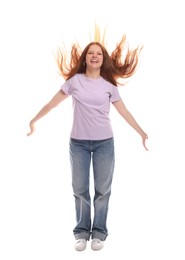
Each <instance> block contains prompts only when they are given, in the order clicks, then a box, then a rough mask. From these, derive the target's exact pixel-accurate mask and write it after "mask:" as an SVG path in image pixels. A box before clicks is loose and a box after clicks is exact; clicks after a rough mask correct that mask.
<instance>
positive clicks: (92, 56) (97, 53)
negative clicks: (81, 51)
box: [86, 44, 103, 69]
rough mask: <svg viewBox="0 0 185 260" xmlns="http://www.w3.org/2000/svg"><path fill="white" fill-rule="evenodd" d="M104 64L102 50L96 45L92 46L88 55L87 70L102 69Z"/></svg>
mask: <svg viewBox="0 0 185 260" xmlns="http://www.w3.org/2000/svg"><path fill="white" fill-rule="evenodd" d="M102 63H103V52H102V49H101V48H100V47H99V46H98V45H96V44H93V45H91V46H90V47H89V49H88V51H87V54H86V66H87V68H91V69H100V67H101V65H102Z"/></svg>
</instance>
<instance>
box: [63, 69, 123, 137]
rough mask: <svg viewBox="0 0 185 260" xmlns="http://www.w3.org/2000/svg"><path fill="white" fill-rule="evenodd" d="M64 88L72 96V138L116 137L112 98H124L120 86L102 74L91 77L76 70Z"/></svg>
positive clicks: (114, 99) (113, 99)
mask: <svg viewBox="0 0 185 260" xmlns="http://www.w3.org/2000/svg"><path fill="white" fill-rule="evenodd" d="M61 89H62V90H63V91H64V93H65V94H67V95H71V96H72V98H73V108H74V114H73V125H72V130H71V135H70V137H71V138H75V139H81V140H102V139H107V138H110V137H113V131H112V127H111V122H110V118H109V112H110V102H114V101H118V100H120V99H121V97H120V95H119V92H118V88H117V87H116V86H114V85H112V84H111V83H109V82H108V81H106V80H105V79H103V78H102V77H100V78H98V79H92V78H88V77H86V76H85V75H84V74H76V75H75V76H73V77H72V78H70V79H69V80H67V81H66V82H65V83H64V84H63V85H62V86H61Z"/></svg>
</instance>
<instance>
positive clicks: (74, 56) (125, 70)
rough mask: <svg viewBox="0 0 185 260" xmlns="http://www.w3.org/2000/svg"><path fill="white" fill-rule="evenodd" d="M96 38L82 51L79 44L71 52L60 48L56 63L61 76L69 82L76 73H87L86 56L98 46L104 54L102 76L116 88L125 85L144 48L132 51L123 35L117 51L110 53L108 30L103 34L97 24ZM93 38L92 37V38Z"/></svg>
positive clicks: (135, 67)
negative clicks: (124, 80)
mask: <svg viewBox="0 0 185 260" xmlns="http://www.w3.org/2000/svg"><path fill="white" fill-rule="evenodd" d="M94 28H95V29H94V38H93V40H92V39H90V43H89V44H88V45H87V46H86V47H85V48H84V50H82V48H81V46H80V45H79V43H78V42H76V43H73V44H72V46H71V50H70V52H68V51H67V50H66V47H65V45H64V44H63V46H62V47H60V48H58V50H57V55H56V62H57V65H58V69H59V74H60V75H61V76H62V77H63V78H64V79H65V80H68V79H70V78H71V77H73V76H74V75H75V74H76V73H81V74H83V73H85V72H86V67H85V66H84V62H85V59H86V54H87V52H88V49H89V47H90V46H91V45H93V44H96V45H98V46H99V47H100V48H101V49H102V52H103V64H102V66H101V68H100V75H101V76H102V77H103V78H104V79H105V80H107V81H109V82H110V83H112V84H113V85H115V86H120V85H125V83H123V82H121V79H128V78H130V77H131V76H132V75H133V74H134V73H135V72H136V69H137V67H138V62H139V54H140V52H141V50H142V48H143V47H142V46H141V47H140V46H138V47H136V48H134V49H130V47H129V44H128V42H127V38H126V35H125V34H123V35H122V38H121V40H120V41H119V42H118V43H117V44H116V46H115V49H114V50H113V51H112V52H110V54H109V53H108V51H107V49H106V29H104V32H103V34H102V33H101V31H100V27H99V26H98V25H97V24H95V27H94ZM90 38H91V37H90Z"/></svg>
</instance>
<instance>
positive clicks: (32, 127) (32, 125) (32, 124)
mask: <svg viewBox="0 0 185 260" xmlns="http://www.w3.org/2000/svg"><path fill="white" fill-rule="evenodd" d="M29 126H30V132H28V133H27V136H29V135H32V134H33V133H34V131H35V126H34V123H33V122H32V121H31V122H30V124H29Z"/></svg>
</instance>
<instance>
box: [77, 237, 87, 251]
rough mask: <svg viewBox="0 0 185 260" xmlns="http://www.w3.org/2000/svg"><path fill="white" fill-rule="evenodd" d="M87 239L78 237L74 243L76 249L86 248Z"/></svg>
mask: <svg viewBox="0 0 185 260" xmlns="http://www.w3.org/2000/svg"><path fill="white" fill-rule="evenodd" d="M86 245H87V240H86V239H78V240H77V242H76V244H75V249H76V250H77V251H83V250H85V249H86Z"/></svg>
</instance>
